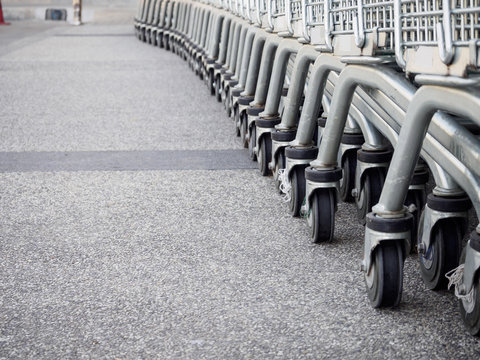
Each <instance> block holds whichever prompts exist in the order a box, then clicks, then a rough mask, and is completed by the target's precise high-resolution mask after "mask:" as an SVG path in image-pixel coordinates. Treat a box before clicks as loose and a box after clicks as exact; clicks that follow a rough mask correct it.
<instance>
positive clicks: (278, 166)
mask: <svg viewBox="0 0 480 360" xmlns="http://www.w3.org/2000/svg"><path fill="white" fill-rule="evenodd" d="M285 166H286V159H285V149H284V148H281V149H280V150H278V153H277V161H276V162H275V176H276V178H277V180H275V187H276V188H277V190H278V192H279V193H280V194H282V191H281V190H280V185H281V184H280V178H279V172H280V170H285Z"/></svg>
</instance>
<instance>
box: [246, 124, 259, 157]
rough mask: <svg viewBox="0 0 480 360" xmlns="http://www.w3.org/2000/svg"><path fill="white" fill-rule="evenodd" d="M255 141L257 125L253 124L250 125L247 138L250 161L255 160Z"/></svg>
mask: <svg viewBox="0 0 480 360" xmlns="http://www.w3.org/2000/svg"><path fill="white" fill-rule="evenodd" d="M256 142H257V127H256V126H255V124H253V125H252V126H251V127H250V139H249V140H248V155H249V156H250V159H252V161H257V154H255V145H256Z"/></svg>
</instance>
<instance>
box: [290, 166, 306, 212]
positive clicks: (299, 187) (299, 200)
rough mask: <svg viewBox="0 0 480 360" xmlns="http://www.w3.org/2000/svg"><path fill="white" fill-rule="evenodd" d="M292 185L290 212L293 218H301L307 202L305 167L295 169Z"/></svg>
mask: <svg viewBox="0 0 480 360" xmlns="http://www.w3.org/2000/svg"><path fill="white" fill-rule="evenodd" d="M290 185H291V191H290V202H289V211H290V214H291V215H292V216H294V217H299V216H300V213H301V210H302V205H303V201H304V200H305V187H306V180H305V166H295V167H294V168H293V170H292V175H291V181H290Z"/></svg>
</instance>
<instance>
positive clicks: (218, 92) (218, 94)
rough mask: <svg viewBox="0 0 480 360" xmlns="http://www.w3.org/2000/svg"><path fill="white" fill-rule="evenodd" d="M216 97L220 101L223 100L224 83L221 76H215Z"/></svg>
mask: <svg viewBox="0 0 480 360" xmlns="http://www.w3.org/2000/svg"><path fill="white" fill-rule="evenodd" d="M215 99H217V101H218V102H221V101H222V84H221V83H220V77H219V76H217V77H216V78H215Z"/></svg>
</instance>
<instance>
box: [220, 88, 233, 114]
mask: <svg viewBox="0 0 480 360" xmlns="http://www.w3.org/2000/svg"><path fill="white" fill-rule="evenodd" d="M222 99H223V104H224V105H225V111H226V112H227V116H228V117H230V116H232V106H231V105H230V89H229V88H227V89H226V90H225V91H223V92H222Z"/></svg>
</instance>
